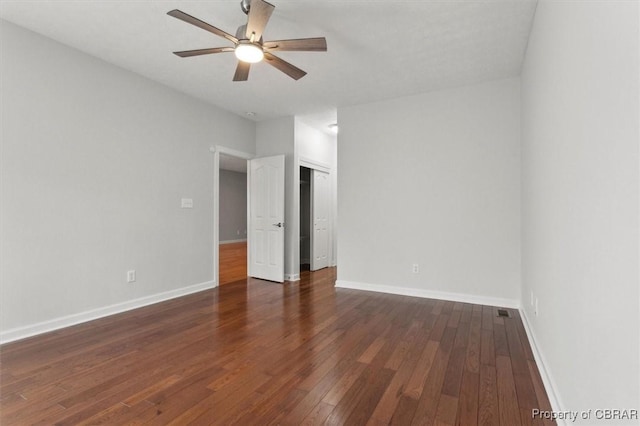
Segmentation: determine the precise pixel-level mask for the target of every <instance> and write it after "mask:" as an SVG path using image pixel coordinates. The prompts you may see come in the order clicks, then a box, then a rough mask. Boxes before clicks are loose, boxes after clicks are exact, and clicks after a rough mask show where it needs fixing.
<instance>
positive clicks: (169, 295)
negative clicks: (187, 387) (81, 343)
mask: <svg viewBox="0 0 640 426" xmlns="http://www.w3.org/2000/svg"><path fill="white" fill-rule="evenodd" d="M213 287H216V283H215V281H206V282H203V283H200V284H194V285H190V286H187V287H182V288H179V289H176V290H170V291H165V292H163V293H158V294H153V295H151V296H145V297H141V298H139V299H134V300H127V301H125V302H121V303H116V304H114V305H109V306H105V307H102V308H97V309H92V310H90V311H85V312H80V313H77V314H72V315H66V316H64V317H59V318H54V319H52V320H48V321H43V322H39V323H36V324H31V325H27V326H24V327H18V328H14V329H11V330H7V331H3V332H2V333H0V343H9V342H13V341H15V340H20V339H24V338H27V337H31V336H35V335H38V334H42V333H47V332H49V331H54V330H58V329H61V328H64V327H69V326H72V325H76V324H80V323H83V322H87V321H92V320H95V319H98V318H103V317H106V316H109V315H114V314H118V313H121V312H125V311H130V310H132V309H136V308H141V307H143V306H147V305H153V304H154V303H159V302H163V301H165V300H169V299H175V298H176V297H180V296H186V295H187V294H191V293H197V292H199V291H203V290H208V289H210V288H213Z"/></svg>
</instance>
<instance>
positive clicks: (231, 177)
mask: <svg viewBox="0 0 640 426" xmlns="http://www.w3.org/2000/svg"><path fill="white" fill-rule="evenodd" d="M216 154H217V160H216V163H217V167H216V177H217V179H216V187H217V188H216V189H217V191H216V192H217V197H216V201H217V203H216V210H217V215H216V216H217V219H218V220H217V221H216V224H215V227H216V238H215V247H214V264H215V273H216V275H217V283H218V285H225V284H229V283H232V282H236V281H239V280H244V279H246V278H247V158H246V156H244V155H242V156H240V155H235V154H234V153H227V152H224V150H221V149H219V150H218V151H217V152H216Z"/></svg>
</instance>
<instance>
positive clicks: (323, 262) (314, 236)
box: [311, 170, 330, 271]
mask: <svg viewBox="0 0 640 426" xmlns="http://www.w3.org/2000/svg"><path fill="white" fill-rule="evenodd" d="M329 188H330V186H329V173H325V172H321V171H319V170H311V219H312V223H311V270H312V271H317V270H318V269H322V268H326V267H327V266H329Z"/></svg>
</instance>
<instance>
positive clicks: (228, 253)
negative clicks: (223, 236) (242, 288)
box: [218, 241, 247, 285]
mask: <svg viewBox="0 0 640 426" xmlns="http://www.w3.org/2000/svg"><path fill="white" fill-rule="evenodd" d="M219 247H220V250H219V252H218V253H219V259H220V261H219V265H220V272H219V273H218V277H219V278H218V279H219V280H220V285H224V284H229V283H233V282H236V281H239V280H244V279H245V278H247V242H246V241H241V242H236V243H225V244H220V246H219Z"/></svg>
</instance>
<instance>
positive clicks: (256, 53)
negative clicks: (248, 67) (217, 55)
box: [235, 40, 264, 64]
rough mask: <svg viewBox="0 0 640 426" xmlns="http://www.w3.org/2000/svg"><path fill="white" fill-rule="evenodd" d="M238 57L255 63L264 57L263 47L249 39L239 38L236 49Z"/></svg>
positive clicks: (243, 60)
mask: <svg viewBox="0 0 640 426" xmlns="http://www.w3.org/2000/svg"><path fill="white" fill-rule="evenodd" d="M235 54H236V58H238V60H240V61H242V62H247V63H250V64H255V63H256V62H260V61H261V60H262V59H263V58H264V52H263V51H262V48H261V47H260V46H258V45H256V44H253V43H251V42H250V41H249V40H239V41H238V45H237V46H236V50H235Z"/></svg>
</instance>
